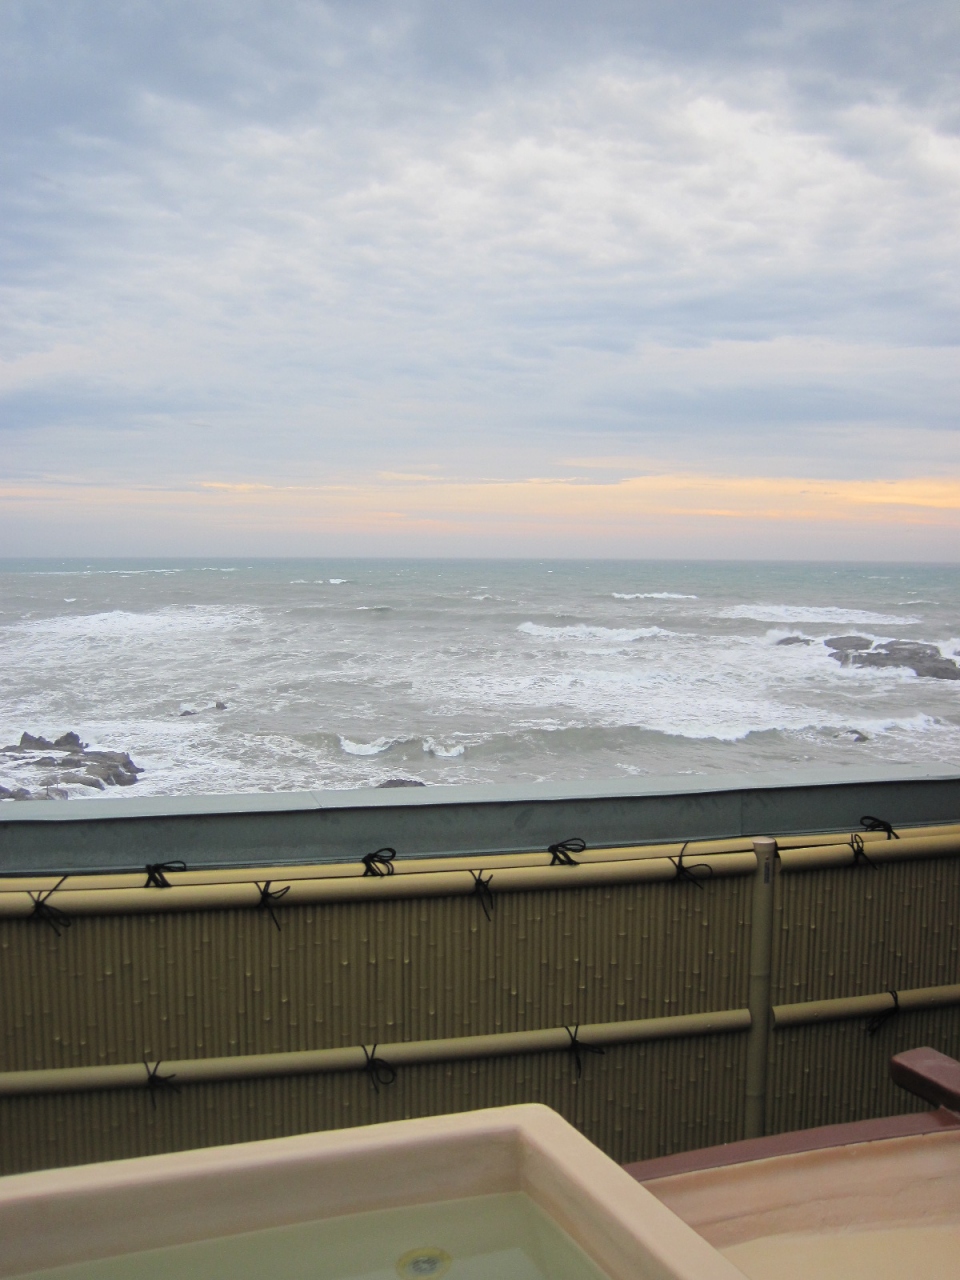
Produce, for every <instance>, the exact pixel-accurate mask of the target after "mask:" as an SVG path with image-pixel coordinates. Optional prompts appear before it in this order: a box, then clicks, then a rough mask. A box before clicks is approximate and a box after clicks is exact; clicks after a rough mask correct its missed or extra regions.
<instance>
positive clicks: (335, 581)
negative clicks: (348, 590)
mask: <svg viewBox="0 0 960 1280" xmlns="http://www.w3.org/2000/svg"><path fill="white" fill-rule="evenodd" d="M320 581H321V582H322V581H323V579H322V578H321V579H320ZM327 581H328V582H329V583H330V585H331V587H342V586H343V584H344V583H345V582H349V581H350V579H349V578H328V579H327Z"/></svg>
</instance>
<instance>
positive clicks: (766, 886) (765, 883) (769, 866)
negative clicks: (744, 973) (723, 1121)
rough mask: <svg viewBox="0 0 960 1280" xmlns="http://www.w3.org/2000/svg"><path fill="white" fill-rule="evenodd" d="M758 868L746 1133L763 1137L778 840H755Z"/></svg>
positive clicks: (753, 917)
mask: <svg viewBox="0 0 960 1280" xmlns="http://www.w3.org/2000/svg"><path fill="white" fill-rule="evenodd" d="M753 848H754V851H755V853H756V858H757V869H756V872H755V873H754V879H753V907H752V910H751V913H750V996H749V1001H750V1039H749V1042H748V1044H747V1069H746V1106H745V1109H744V1125H745V1131H744V1136H745V1137H747V1138H762V1137H763V1135H764V1130H765V1128H766V1102H767V1060H768V1056H769V1047H770V962H771V956H772V951H773V892H774V877H775V875H776V868H777V842H776V840H772V839H771V838H770V837H769V836H765V837H761V838H760V839H757V840H754V842H753Z"/></svg>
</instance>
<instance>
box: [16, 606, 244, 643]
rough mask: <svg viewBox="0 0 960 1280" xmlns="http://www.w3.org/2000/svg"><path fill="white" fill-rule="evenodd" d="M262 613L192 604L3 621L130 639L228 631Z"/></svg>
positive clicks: (46, 632) (42, 631)
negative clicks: (192, 605) (184, 606)
mask: <svg viewBox="0 0 960 1280" xmlns="http://www.w3.org/2000/svg"><path fill="white" fill-rule="evenodd" d="M262 618H263V615H262V614H261V612H260V610H259V609H257V608H256V607H255V606H251V605H241V606H238V607H235V608H230V609H221V608H218V607H217V606H215V605H197V606H195V607H194V608H186V609H183V608H179V607H176V606H169V607H168V608H166V609H154V610H146V611H144V612H143V613H136V612H134V611H133V610H130V609H111V610H107V611H105V612H103V613H87V614H80V615H79V616H77V615H75V614H61V615H58V616H56V617H53V618H23V619H20V620H18V621H17V622H12V623H8V624H6V626H5V627H4V628H3V629H4V630H5V631H7V632H25V633H28V634H29V635H30V636H32V637H36V636H49V637H53V638H57V637H61V636H67V637H69V638H70V639H71V640H72V641H94V642H96V643H98V644H99V643H100V642H102V641H104V640H114V639H121V640H124V639H131V640H134V639H136V640H149V639H150V638H151V637H153V636H159V635H188V634H190V633H191V632H197V631H232V630H235V629H236V628H237V627H244V626H256V625H258V624H259V623H260V622H261V621H262Z"/></svg>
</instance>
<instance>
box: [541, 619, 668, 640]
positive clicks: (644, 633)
mask: <svg viewBox="0 0 960 1280" xmlns="http://www.w3.org/2000/svg"><path fill="white" fill-rule="evenodd" d="M517 630H518V631H521V632H522V633H523V634H524V635H527V636H536V637H537V638H542V639H544V640H602V641H610V642H612V643H615V644H630V643H632V642H633V641H634V640H649V639H650V638H651V637H652V636H671V635H674V634H675V633H674V632H673V631H665V630H664V628H663V627H636V628H634V629H633V630H627V629H626V628H624V627H590V626H587V624H586V623H583V622H580V623H577V624H576V625H575V626H572V627H544V626H541V625H540V624H539V623H537V622H521V623H520V626H519V627H517Z"/></svg>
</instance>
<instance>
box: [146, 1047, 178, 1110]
mask: <svg viewBox="0 0 960 1280" xmlns="http://www.w3.org/2000/svg"><path fill="white" fill-rule="evenodd" d="M143 1065H144V1066H145V1067H146V1068H147V1092H148V1093H149V1094H150V1101H151V1102H152V1103H153V1109H154V1111H156V1109H157V1094H158V1093H159V1091H160V1090H161V1089H169V1090H170V1092H171V1093H179V1092H180V1086H179V1085H178V1084H174V1083H173V1082H174V1080H176V1078H177V1075H176V1072H175V1071H173V1072H171V1073H170V1075H168V1076H162V1075H161V1074H160V1063H159V1062H155V1063H154V1064H153V1065H152V1066H151V1065H150V1063H149V1062H148V1061H147V1060H146V1058H144V1060H143Z"/></svg>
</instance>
